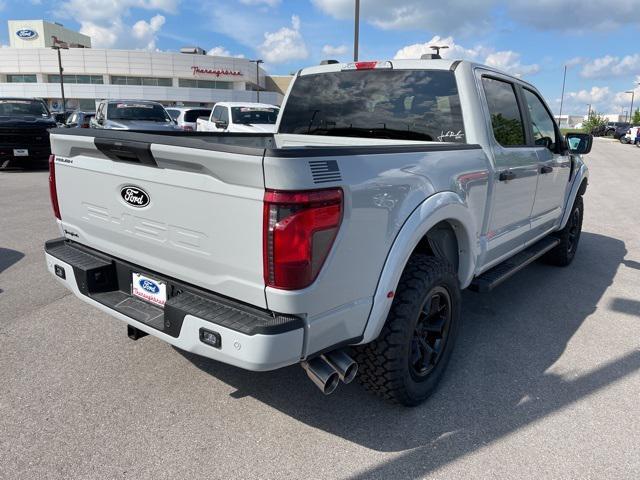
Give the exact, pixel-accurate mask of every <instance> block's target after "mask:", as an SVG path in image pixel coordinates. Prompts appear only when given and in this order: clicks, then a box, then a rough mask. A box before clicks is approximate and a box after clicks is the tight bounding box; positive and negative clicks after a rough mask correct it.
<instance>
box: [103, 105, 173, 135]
mask: <svg viewBox="0 0 640 480" xmlns="http://www.w3.org/2000/svg"><path fill="white" fill-rule="evenodd" d="M91 127H92V128H100V129H107V130H136V131H144V132H149V131H173V130H177V129H178V127H177V125H176V123H175V122H174V121H173V119H172V118H171V116H170V115H169V114H168V113H167V111H166V110H165V108H164V107H163V106H162V104H160V103H158V102H151V101H148V100H103V101H102V102H100V103H99V104H98V108H97V109H96V115H95V117H94V118H93V119H92V120H91Z"/></svg>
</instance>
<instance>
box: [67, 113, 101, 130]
mask: <svg viewBox="0 0 640 480" xmlns="http://www.w3.org/2000/svg"><path fill="white" fill-rule="evenodd" d="M95 116H96V112H85V111H82V110H76V111H75V112H73V113H72V114H71V115H69V118H67V123H65V124H64V126H65V127H67V128H90V127H91V119H92V118H93V117H95Z"/></svg>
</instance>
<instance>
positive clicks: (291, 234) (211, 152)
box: [45, 59, 592, 405]
mask: <svg viewBox="0 0 640 480" xmlns="http://www.w3.org/2000/svg"><path fill="white" fill-rule="evenodd" d="M277 132H278V133H276V134H252V135H246V134H244V135H233V134H210V135H202V134H197V133H196V134H191V135H189V134H185V133H180V134H178V133H176V134H170V135H166V134H165V135H154V134H140V133H130V132H117V131H106V130H105V131H97V130H88V131H87V130H84V131H81V130H78V131H74V132H70V131H68V130H64V129H60V130H56V131H55V132H54V133H53V135H52V145H53V153H54V154H55V158H54V159H52V161H51V175H50V177H51V178H50V186H51V198H52V203H53V206H54V212H55V216H56V217H57V221H58V224H59V227H60V232H61V235H62V237H61V238H59V239H55V240H51V241H49V242H47V244H46V247H45V250H46V262H47V266H48V268H49V270H50V271H51V273H52V274H53V275H55V276H56V278H57V279H58V280H59V281H60V282H62V284H64V285H65V286H66V287H67V288H68V289H70V290H71V291H72V292H73V293H74V294H75V295H77V296H78V297H79V298H81V299H82V300H84V301H85V302H87V303H89V304H91V305H93V306H95V307H96V308H98V309H100V310H102V311H104V312H107V313H109V314H111V315H113V316H114V317H116V318H118V319H120V320H122V321H123V322H125V323H127V324H128V331H129V335H130V336H131V337H132V338H134V339H137V338H139V337H140V336H142V335H146V334H151V335H154V336H156V337H158V338H160V339H162V340H165V341H167V342H169V343H170V344H172V345H175V346H176V347H178V348H180V349H183V350H187V351H190V352H194V353H197V354H200V355H203V356H206V357H209V358H212V359H216V360H219V361H221V362H225V363H229V364H232V365H236V366H239V367H242V368H245V369H248V370H272V369H277V368H280V367H284V366H287V365H291V364H296V363H301V364H302V366H303V367H304V368H305V369H306V370H307V373H308V375H309V377H310V378H311V379H312V380H313V381H314V383H315V384H316V385H317V386H319V387H320V388H321V389H322V391H323V392H325V393H330V392H331V391H333V389H334V388H336V385H337V384H338V383H339V382H340V381H341V380H342V381H344V382H349V381H351V380H352V379H353V378H354V376H356V371H357V372H358V377H359V378H360V380H361V382H362V383H363V384H364V385H365V386H366V387H367V388H368V389H369V390H371V391H373V392H376V393H378V394H380V395H382V396H384V397H385V398H387V399H390V400H392V401H395V402H399V403H402V404H404V405H416V404H418V403H420V402H422V401H424V400H425V399H426V398H427V397H428V396H429V394H430V393H432V392H433V390H434V388H435V387H436V385H437V383H438V382H439V380H440V379H441V377H442V375H443V372H444V370H445V368H446V366H447V362H448V361H449V359H450V357H451V354H452V351H453V347H454V344H455V341H456V336H457V335H458V332H459V329H460V323H461V319H460V316H461V299H460V298H461V297H460V292H461V290H462V289H465V288H471V289H475V290H478V291H488V290H491V289H492V288H494V287H495V286H496V285H498V284H499V283H500V282H502V281H503V280H505V279H507V278H508V277H509V276H511V275H513V274H515V273H516V272H517V271H518V270H519V269H520V268H522V267H524V266H525V265H527V264H528V263H530V262H531V261H533V260H535V259H536V258H539V257H542V256H544V257H545V258H546V260H547V261H548V262H550V263H553V264H556V265H563V266H564V265H568V264H570V263H571V261H572V259H573V258H574V255H575V253H576V249H577V247H578V241H579V239H580V231H581V225H582V217H583V202H582V195H583V194H584V193H585V190H586V187H587V177H588V170H587V167H586V166H585V164H584V163H583V161H582V159H581V156H580V154H584V153H588V152H589V150H590V149H591V141H592V139H591V136H589V135H586V134H570V135H568V136H567V137H564V136H562V135H561V134H560V130H559V129H558V127H557V125H556V123H555V121H554V119H553V116H552V114H551V112H550V110H549V108H548V106H547V105H546V103H545V102H544V100H543V99H542V96H541V95H540V93H539V92H538V91H537V90H536V89H535V88H534V87H533V86H532V85H530V84H529V83H526V82H524V81H523V80H521V79H518V78H514V77H511V76H508V75H506V74H504V73H502V72H500V71H498V70H495V69H492V68H490V67H486V66H482V65H477V64H473V63H469V62H461V61H451V60H442V59H425V60H394V61H393V62H357V63H352V64H331V65H323V66H315V67H311V68H306V69H304V70H301V71H300V72H299V73H298V74H297V75H296V77H295V80H294V84H293V86H292V87H291V89H290V91H289V93H288V95H287V97H286V98H285V103H284V107H283V111H282V112H281V113H280V117H279V119H278V124H277ZM550 274H552V272H550ZM534 287H535V286H532V288H534ZM541 301H544V300H543V299H541ZM92 326H93V328H96V325H95V324H92Z"/></svg>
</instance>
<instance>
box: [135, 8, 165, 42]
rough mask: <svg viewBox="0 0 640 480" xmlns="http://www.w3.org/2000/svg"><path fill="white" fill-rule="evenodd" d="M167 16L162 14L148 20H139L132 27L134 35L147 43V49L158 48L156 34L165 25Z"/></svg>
mask: <svg viewBox="0 0 640 480" xmlns="http://www.w3.org/2000/svg"><path fill="white" fill-rule="evenodd" d="M164 22H165V18H164V17H163V16H162V15H155V16H154V17H152V18H151V20H149V22H146V21H144V20H139V21H137V22H136V23H135V24H134V25H133V27H132V28H131V32H132V33H133V37H134V38H135V39H136V40H138V41H139V42H141V43H142V44H145V47H144V48H146V49H147V50H155V48H156V34H157V33H158V32H159V31H160V29H161V28H162V26H163V25H164Z"/></svg>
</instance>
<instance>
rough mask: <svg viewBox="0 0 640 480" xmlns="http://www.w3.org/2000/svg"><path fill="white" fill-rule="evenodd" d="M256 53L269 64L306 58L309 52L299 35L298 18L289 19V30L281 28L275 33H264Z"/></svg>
mask: <svg viewBox="0 0 640 480" xmlns="http://www.w3.org/2000/svg"><path fill="white" fill-rule="evenodd" d="M258 51H259V52H260V54H261V55H262V57H263V58H264V59H265V61H267V62H269V63H285V62H288V61H290V60H303V59H305V58H307V57H308V56H309V51H308V50H307V46H306V44H305V42H304V38H302V34H301V33H300V17H298V16H297V15H293V16H292V17H291V28H289V27H282V28H281V29H280V30H277V31H275V32H267V33H265V34H264V41H263V42H262V44H261V45H260V46H259V47H258Z"/></svg>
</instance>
